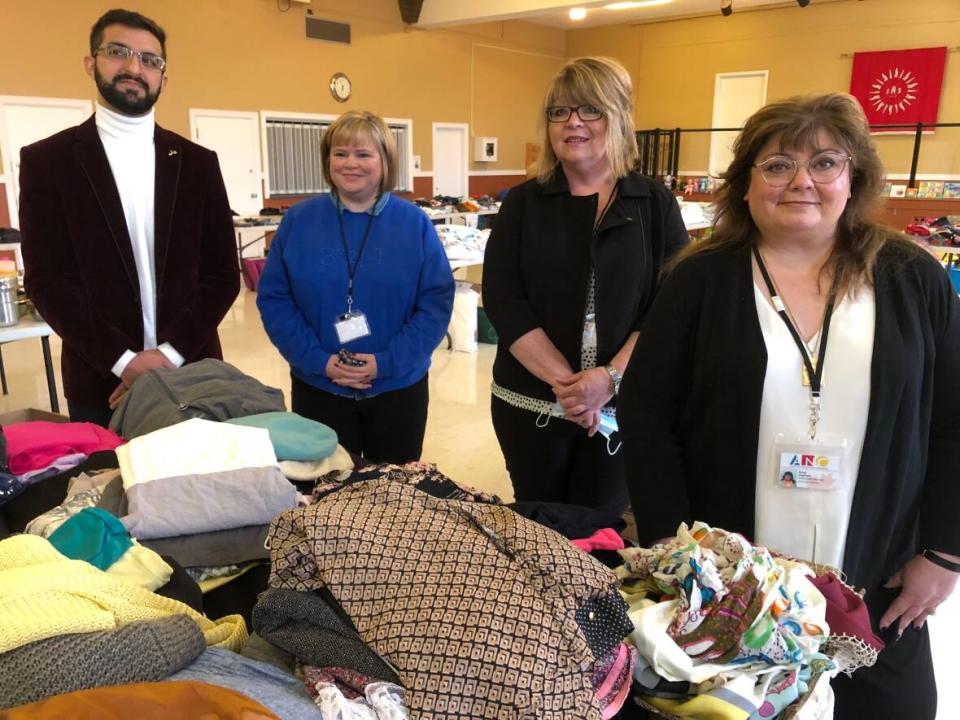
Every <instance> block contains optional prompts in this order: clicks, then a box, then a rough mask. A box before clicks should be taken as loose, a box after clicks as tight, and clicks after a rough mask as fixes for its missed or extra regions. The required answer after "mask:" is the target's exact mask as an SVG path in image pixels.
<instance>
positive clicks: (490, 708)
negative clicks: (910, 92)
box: [270, 477, 629, 720]
mask: <svg viewBox="0 0 960 720" xmlns="http://www.w3.org/2000/svg"><path fill="white" fill-rule="evenodd" d="M270 546H271V560H272V571H271V577H270V585H271V586H272V587H278V588H287V589H291V590H299V591H310V590H315V589H317V588H319V587H322V586H323V585H326V586H327V587H328V588H329V589H330V591H331V592H332V593H333V594H334V596H335V597H336V598H337V600H338V601H339V602H340V604H341V605H342V607H343V609H344V610H345V611H346V612H347V614H348V615H349V616H350V617H351V619H352V620H353V622H354V624H355V625H356V627H357V630H358V631H359V633H360V635H361V637H363V639H364V640H365V641H366V642H367V643H368V644H369V645H370V646H371V647H372V648H373V649H374V650H375V651H376V652H378V653H379V654H380V655H381V656H383V657H385V658H386V659H388V660H389V661H390V662H391V663H392V664H393V665H394V666H395V667H396V668H397V670H398V673H399V675H400V677H401V679H402V681H403V684H404V685H405V686H406V688H407V701H408V705H409V707H410V709H411V710H412V712H413V717H417V718H423V719H424V720H440V719H444V718H471V719H477V718H493V719H496V720H510V719H517V720H520V719H530V720H532V719H533V718H537V719H538V720H572V719H574V718H576V719H578V720H579V719H582V720H599V719H600V710H599V707H598V705H597V703H596V700H595V698H594V691H593V688H592V686H591V683H590V670H591V669H592V667H593V665H594V663H595V661H596V658H595V657H594V653H593V652H592V651H591V649H590V647H591V645H593V647H597V644H596V642H595V635H596V633H595V632H593V631H591V630H590V629H589V628H586V629H587V632H590V633H592V637H593V639H594V641H592V642H590V643H588V640H587V636H586V635H585V634H584V630H585V626H584V624H583V623H578V622H577V619H576V616H577V610H578V609H581V610H582V609H583V608H584V607H589V608H601V607H610V608H613V609H612V610H611V611H610V612H611V613H612V614H613V615H614V616H615V617H613V618H611V619H609V621H608V620H606V619H605V618H601V617H596V615H597V614H598V613H599V612H600V611H599V610H597V611H594V610H590V611H589V612H588V613H587V614H588V615H589V619H590V621H593V622H595V623H596V626H595V627H594V629H593V630H594V631H595V630H596V629H598V628H600V629H601V630H602V631H603V630H605V629H607V628H616V631H615V632H614V634H619V638H622V637H623V635H624V634H626V632H625V631H624V630H622V629H621V628H622V627H623V622H624V621H626V622H627V623H629V620H628V619H627V618H626V613H625V609H621V605H622V601H619V599H618V598H616V596H615V595H614V596H613V597H614V600H616V601H617V602H610V601H609V600H607V598H610V597H611V595H612V594H613V593H614V591H615V589H616V587H617V580H616V577H615V576H614V575H613V574H612V573H611V572H610V571H609V570H608V569H607V568H605V567H604V566H603V565H602V564H600V563H599V562H597V561H595V560H594V559H593V558H591V557H590V556H589V555H587V554H586V553H584V552H582V551H580V550H579V549H577V548H575V547H573V546H572V545H571V544H570V543H569V541H568V540H566V539H565V538H564V537H562V536H561V535H559V534H557V533H555V532H553V531H552V530H549V529H548V528H545V527H543V526H541V525H538V524H537V523H534V522H532V521H529V520H526V519H525V518H522V517H520V516H519V515H517V514H516V513H514V512H513V511H511V510H510V509H509V508H506V507H503V506H500V505H488V504H482V503H471V502H462V501H458V500H441V499H438V498H435V497H432V496H430V495H428V494H426V493H424V492H421V491H419V490H417V489H416V488H415V487H413V486H411V485H409V484H405V483H402V482H395V481H391V480H390V479H389V478H387V477H380V478H378V479H371V480H367V481H365V482H360V483H355V484H350V485H347V486H346V487H344V488H342V489H340V490H337V491H336V492H333V493H331V494H329V495H327V496H325V497H323V498H321V499H319V501H318V502H317V503H316V504H314V505H311V506H307V507H304V508H298V509H296V510H291V511H289V512H285V513H283V514H282V515H280V516H279V517H278V518H277V519H276V520H274V522H273V524H272V526H271V529H270ZM627 631H629V626H627ZM619 638H618V640H619Z"/></svg>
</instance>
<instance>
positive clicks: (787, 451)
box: [773, 435, 848, 490]
mask: <svg viewBox="0 0 960 720" xmlns="http://www.w3.org/2000/svg"><path fill="white" fill-rule="evenodd" d="M773 452H774V464H773V467H774V471H775V472H776V477H774V479H773V480H774V483H775V484H776V485H777V487H782V488H786V489H788V490H791V489H795V488H797V489H803V490H837V489H839V488H841V487H844V485H845V483H846V482H847V478H846V473H847V472H848V468H845V467H844V459H845V458H846V455H847V441H846V438H840V437H824V438H817V439H816V440H811V439H810V438H809V437H802V436H801V437H796V438H791V437H787V436H784V435H777V438H776V441H775V442H774V445H773Z"/></svg>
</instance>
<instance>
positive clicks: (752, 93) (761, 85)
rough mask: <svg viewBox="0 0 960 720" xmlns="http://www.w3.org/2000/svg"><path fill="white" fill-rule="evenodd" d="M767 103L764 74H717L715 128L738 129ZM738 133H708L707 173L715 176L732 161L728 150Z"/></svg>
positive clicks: (762, 72)
mask: <svg viewBox="0 0 960 720" xmlns="http://www.w3.org/2000/svg"><path fill="white" fill-rule="evenodd" d="M766 103H767V71H766V70H757V71H753V72H739V73H717V79H716V83H715V84H714V88H713V125H712V127H715V128H741V127H743V123H744V122H745V121H746V119H747V118H748V117H750V116H751V115H753V113H755V112H756V111H757V110H759V109H760V108H762V107H763V106H764V105H766ZM737 135H739V132H713V133H710V174H711V175H718V174H719V173H722V172H723V171H724V170H726V169H727V166H728V165H729V164H730V161H731V160H732V159H733V151H732V150H731V149H730V148H731V146H732V145H733V141H734V140H736V138H737Z"/></svg>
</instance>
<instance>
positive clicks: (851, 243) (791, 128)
mask: <svg viewBox="0 0 960 720" xmlns="http://www.w3.org/2000/svg"><path fill="white" fill-rule="evenodd" d="M821 130H822V131H823V132H825V133H827V134H828V135H829V136H830V137H831V138H832V139H833V141H834V142H836V143H837V144H838V145H839V146H840V148H841V149H843V150H844V151H845V152H846V153H847V154H848V155H849V156H850V157H851V158H852V160H850V161H849V169H848V170H847V171H848V172H849V173H850V199H849V200H848V201H847V204H846V207H845V208H844V210H843V213H842V214H841V215H840V219H839V220H838V221H837V236H836V242H835V243H834V247H833V252H832V254H831V255H830V258H829V260H828V261H827V265H826V267H825V268H824V270H825V271H830V272H831V273H832V275H833V278H834V281H835V282H836V285H837V287H838V288H841V289H842V290H843V291H846V292H852V291H853V290H855V289H856V288H858V287H859V286H861V285H862V284H864V283H866V284H868V285H869V284H871V283H872V273H873V267H874V263H875V262H876V259H877V253H878V252H879V251H880V248H881V247H883V245H884V244H885V243H887V242H890V241H893V242H903V243H908V242H909V241H907V240H905V239H904V238H903V236H902V235H900V234H899V233H897V232H895V231H893V230H892V229H890V228H888V227H887V226H886V225H883V224H882V223H880V222H878V221H877V220H876V217H877V212H878V210H879V206H880V192H881V190H882V188H883V180H884V174H883V165H882V163H881V162H880V155H879V154H878V153H877V148H876V146H875V145H874V143H873V139H872V138H871V137H870V127H869V125H868V124H867V118H866V116H865V115H864V113H863V110H862V109H861V108H860V104H859V103H858V102H857V100H856V98H854V97H853V96H852V95H847V94H844V93H831V94H828V95H805V96H796V97H791V98H787V99H786V100H781V101H779V102H775V103H771V104H769V105H767V106H766V107H763V108H761V109H760V110H758V111H757V112H755V113H754V114H753V115H751V116H750V118H749V119H748V120H747V122H746V123H745V124H744V126H743V130H741V131H740V135H739V136H738V137H737V139H736V141H735V142H734V144H733V160H732V161H731V162H730V166H729V167H728V168H727V169H726V171H725V172H724V173H722V174H721V176H720V177H721V179H722V180H723V184H722V185H721V186H720V189H719V190H718V191H717V193H716V196H715V198H714V205H715V206H716V217H715V229H714V231H713V234H712V235H711V236H710V237H709V238H707V239H706V240H703V241H701V242H697V243H692V244H691V245H689V246H687V248H686V250H685V251H684V252H682V253H679V256H678V257H677V258H675V259H674V261H673V262H671V263H670V268H672V267H675V266H676V264H677V263H678V262H680V261H682V260H683V259H684V258H685V257H689V256H690V255H696V254H699V253H703V252H710V251H713V250H720V249H723V248H729V247H734V246H738V245H749V244H752V243H753V242H755V241H756V237H757V233H758V230H757V226H756V224H755V223H754V221H753V216H752V215H751V214H750V207H749V205H748V204H747V202H746V201H745V197H746V195H747V192H748V191H749V189H750V183H751V182H763V179H762V178H761V177H760V176H759V173H757V174H756V175H754V174H753V172H752V171H753V165H754V163H755V162H756V161H757V159H758V158H757V156H758V154H759V153H760V151H761V150H762V149H763V147H764V146H765V145H766V144H767V143H768V142H770V140H771V139H774V138H776V139H777V140H778V142H779V146H780V150H781V151H784V150H788V149H792V150H797V149H806V148H813V147H816V145H817V142H816V140H817V134H818V133H819V132H820V131H821Z"/></svg>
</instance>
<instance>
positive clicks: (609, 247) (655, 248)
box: [483, 167, 688, 401]
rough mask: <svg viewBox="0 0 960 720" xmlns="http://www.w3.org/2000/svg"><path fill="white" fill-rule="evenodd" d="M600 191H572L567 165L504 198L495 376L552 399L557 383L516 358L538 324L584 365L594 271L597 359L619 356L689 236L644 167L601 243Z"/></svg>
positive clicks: (490, 308) (493, 277)
mask: <svg viewBox="0 0 960 720" xmlns="http://www.w3.org/2000/svg"><path fill="white" fill-rule="evenodd" d="M597 200H598V197H597V195H587V196H574V195H571V194H570V190H569V187H568V186H567V181H566V177H565V176H564V174H563V171H562V170H561V169H560V168H559V167H558V169H557V173H556V175H555V177H554V178H553V180H551V181H550V182H549V183H547V184H546V185H542V184H541V183H539V182H538V181H537V180H529V181H527V182H525V183H523V184H522V185H519V186H517V187H515V188H513V189H512V190H511V191H510V193H509V194H508V195H507V197H506V199H505V200H504V201H503V206H502V207H501V208H500V212H499V213H498V215H497V219H496V222H495V223H494V227H493V232H492V233H491V235H490V241H489V242H488V243H487V250H486V254H485V256H484V259H483V308H484V310H485V311H486V313H487V315H488V316H489V317H490V321H491V322H492V323H493V326H494V328H496V331H497V335H498V336H499V345H498V347H497V357H496V360H495V362H494V365H493V378H494V380H495V381H496V382H497V383H498V384H500V385H502V386H504V387H506V388H509V389H511V390H514V391H517V392H520V393H523V394H525V395H529V396H531V397H536V398H540V399H543V400H549V401H553V400H555V399H556V398H555V396H554V394H553V392H552V391H551V390H550V387H549V386H548V385H547V384H546V383H544V382H541V381H540V380H538V379H537V378H536V377H534V376H533V375H531V374H530V373H529V372H528V371H527V370H526V368H524V367H523V365H521V364H520V362H519V361H518V360H517V359H516V358H515V357H513V355H511V354H510V346H511V345H512V344H513V343H514V341H516V340H517V339H518V338H519V337H521V336H523V335H525V334H526V333H528V332H530V331H531V330H534V329H536V328H538V327H540V328H543V330H544V332H545V333H546V334H547V337H549V338H550V340H551V341H552V342H553V344H554V345H556V347H557V349H558V350H559V351H560V352H561V353H562V354H563V356H564V357H565V358H566V359H567V362H568V363H570V367H571V368H573V369H574V370H578V369H580V344H581V339H582V334H583V312H584V308H585V307H586V302H587V286H588V283H589V280H590V268H591V265H592V266H593V267H594V269H595V272H596V276H597V285H596V296H595V299H596V315H597V362H598V363H599V364H601V365H603V364H606V363H608V362H610V360H611V359H612V358H613V356H614V355H616V354H617V352H618V351H619V350H620V348H621V347H623V344H624V343H625V342H626V341H627V337H629V335H630V333H631V332H633V331H634V330H638V329H639V328H640V323H641V321H642V319H643V316H644V315H645V314H646V312H647V309H648V308H649V307H650V304H651V302H652V301H653V296H654V293H655V292H656V288H657V282H658V275H659V272H660V268H661V266H662V265H663V263H664V261H665V260H666V259H669V258H670V257H671V256H672V255H673V253H674V252H676V251H677V250H679V249H680V248H682V247H683V246H684V245H686V243H687V242H688V236H687V231H686V228H685V227H684V224H683V218H681V217H680V208H679V206H678V205H677V201H676V198H675V197H674V196H673V194H672V193H671V192H670V191H669V190H668V189H667V188H665V187H664V186H663V185H662V184H661V183H658V182H656V181H655V180H652V179H650V178H648V177H644V176H642V175H639V174H637V173H630V174H628V175H627V176H626V177H624V178H622V179H621V180H620V185H619V188H618V193H617V198H616V200H615V201H614V203H613V204H612V205H611V206H610V209H609V210H608V211H607V213H606V215H605V216H604V218H603V221H602V223H601V226H600V230H599V237H598V239H597V241H596V242H593V241H592V235H593V224H594V219H595V217H596V214H597Z"/></svg>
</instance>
